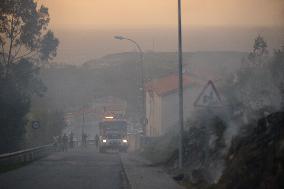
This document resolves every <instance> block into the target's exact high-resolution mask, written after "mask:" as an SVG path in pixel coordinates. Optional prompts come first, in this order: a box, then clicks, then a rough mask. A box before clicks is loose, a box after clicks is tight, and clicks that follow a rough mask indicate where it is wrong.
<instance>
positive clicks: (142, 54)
mask: <svg viewBox="0 0 284 189" xmlns="http://www.w3.org/2000/svg"><path fill="white" fill-rule="evenodd" d="M114 39H118V40H127V41H130V42H131V43H133V44H134V45H135V46H136V48H137V49H138V51H139V58H140V71H141V85H142V86H141V88H140V89H141V92H142V118H141V120H140V121H141V122H142V126H143V133H144V134H145V127H146V116H145V115H146V113H145V90H144V68H143V61H144V53H143V51H142V49H141V47H140V45H139V44H138V43H137V42H136V41H134V40H133V39H130V38H127V37H124V36H114Z"/></svg>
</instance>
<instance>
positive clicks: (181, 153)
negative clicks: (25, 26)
mask: <svg viewBox="0 0 284 189" xmlns="http://www.w3.org/2000/svg"><path fill="white" fill-rule="evenodd" d="M182 62H183V59H182V23H181V0H178V71H179V126H180V130H179V131H180V132H179V159H178V160H179V161H178V162H179V163H178V164H179V168H180V169H182V167H183V73H182V70H183V68H182V67H183V66H182Z"/></svg>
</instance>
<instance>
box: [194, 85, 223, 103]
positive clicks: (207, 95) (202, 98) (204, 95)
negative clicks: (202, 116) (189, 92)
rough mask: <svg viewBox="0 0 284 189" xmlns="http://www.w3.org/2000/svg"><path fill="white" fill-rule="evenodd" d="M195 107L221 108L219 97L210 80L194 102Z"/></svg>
mask: <svg viewBox="0 0 284 189" xmlns="http://www.w3.org/2000/svg"><path fill="white" fill-rule="evenodd" d="M194 106H196V107H221V106H222V101H221V98H220V95H219V93H218V91H217V89H216V87H215V85H214V83H213V82H212V81H211V80H210V81H208V83H207V84H206V85H205V87H204V88H203V90H202V92H201V93H200V94H199V96H198V97H197V99H196V101H195V102H194Z"/></svg>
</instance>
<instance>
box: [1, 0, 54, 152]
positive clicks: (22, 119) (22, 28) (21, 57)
mask: <svg viewBox="0 0 284 189" xmlns="http://www.w3.org/2000/svg"><path fill="white" fill-rule="evenodd" d="M49 21H50V17H49V14H48V8H47V7H44V6H40V5H38V4H37V3H36V2H35V1H33V0H26V1H17V0H3V1H1V7H0V47H1V50H0V88H1V90H0V112H1V114H0V123H1V126H0V153H4V152H11V151H15V150H17V149H20V148H21V147H22V144H23V141H24V134H25V125H26V123H27V119H26V114H27V113H28V112H29V111H30V106H31V98H32V97H33V96H43V95H44V93H45V91H46V90H47V89H46V86H45V85H44V84H43V82H42V80H41V78H40V77H39V70H40V67H42V66H43V65H44V64H46V63H47V62H48V61H49V60H50V59H52V58H53V57H54V56H56V49H57V46H58V43H59V41H58V39H56V38H55V36H54V34H53V33H52V31H50V30H48V23H49Z"/></svg>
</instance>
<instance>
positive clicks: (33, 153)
mask: <svg viewBox="0 0 284 189" xmlns="http://www.w3.org/2000/svg"><path fill="white" fill-rule="evenodd" d="M54 151H55V147H54V144H48V145H44V146H39V147H35V148H29V149H25V150H20V151H16V152H12V153H6V154H0V166H3V165H4V166H7V165H13V164H18V163H27V162H31V161H33V160H36V159H39V158H42V157H45V156H47V155H49V154H50V153H52V152H54Z"/></svg>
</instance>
